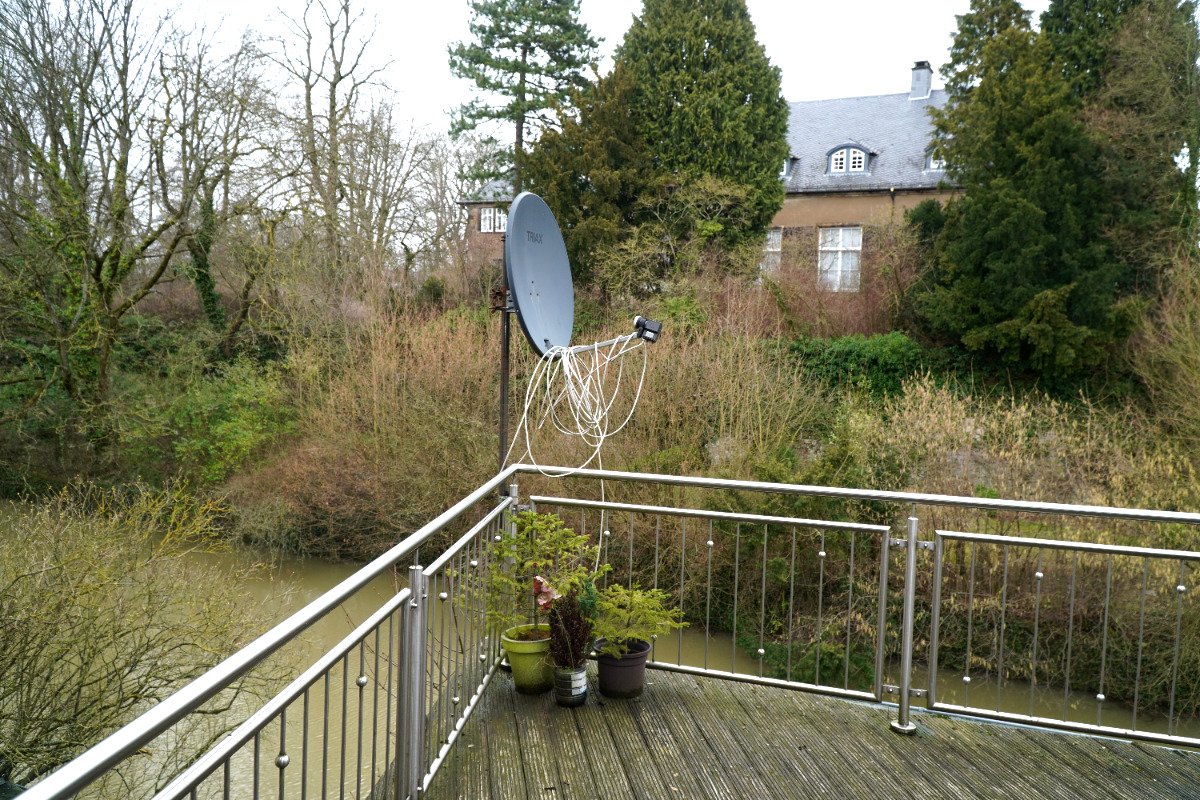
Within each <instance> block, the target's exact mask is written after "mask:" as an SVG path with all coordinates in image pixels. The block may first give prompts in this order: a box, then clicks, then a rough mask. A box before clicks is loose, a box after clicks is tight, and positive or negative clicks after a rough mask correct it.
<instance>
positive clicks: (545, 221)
mask: <svg viewBox="0 0 1200 800" xmlns="http://www.w3.org/2000/svg"><path fill="white" fill-rule="evenodd" d="M504 270H505V273H506V275H507V278H508V291H509V295H510V296H511V297H512V302H513V307H514V309H515V310H516V312H517V320H518V321H519V322H520V323H521V330H523V331H524V332H525V338H527V339H528V340H529V344H530V345H532V347H533V349H534V350H535V351H536V352H537V354H538V355H540V356H544V355H546V353H547V352H548V351H549V350H550V349H551V348H553V347H566V346H568V345H569V344H570V343H571V328H572V327H573V326H574V325H575V287H574V286H573V285H572V284H571V265H570V264H569V263H568V261H567V246H566V245H565V244H563V238H562V232H561V231H559V229H558V223H557V222H555V220H554V213H553V212H551V211H550V206H548V205H546V201H545V200H543V199H542V198H540V197H538V196H537V195H536V194H533V193H532V192H521V193H520V194H519V195H517V198H516V199H515V200H513V202H512V206H511V207H510V208H509V211H508V233H507V235H506V236H505V237H504Z"/></svg>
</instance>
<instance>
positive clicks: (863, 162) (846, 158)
mask: <svg viewBox="0 0 1200 800" xmlns="http://www.w3.org/2000/svg"><path fill="white" fill-rule="evenodd" d="M866 169H867V154H866V153H865V152H864V151H862V150H859V149H858V148H857V147H843V148H841V149H840V150H834V151H833V152H832V153H830V154H829V171H830V172H839V173H844V172H865V171H866Z"/></svg>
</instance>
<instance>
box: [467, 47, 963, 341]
mask: <svg viewBox="0 0 1200 800" xmlns="http://www.w3.org/2000/svg"><path fill="white" fill-rule="evenodd" d="M932 83H933V68H932V67H931V66H930V65H929V62H928V61H918V62H917V63H916V64H915V65H914V66H913V68H912V75H911V83H910V86H909V90H908V92H907V93H898V94H887V95H876V96H871V97H846V98H839V99H835V100H812V101H804V102H797V103H791V104H790V106H789V117H788V145H789V149H790V155H789V157H788V159H787V160H786V162H785V163H784V164H783V168H782V170H781V171H780V180H782V181H783V182H784V185H785V187H786V190H787V194H786V199H785V200H784V204H783V208H781V209H780V210H779V213H778V214H776V215H775V219H774V220H773V221H772V226H771V228H770V229H769V231H768V234H767V241H766V246H765V252H764V258H763V262H762V266H763V269H764V271H766V272H768V273H771V272H780V273H782V274H787V275H790V276H791V277H792V278H793V279H798V282H799V283H800V285H802V286H803V285H805V284H811V287H812V288H813V289H814V290H815V291H814V294H828V293H836V294H839V295H842V296H843V298H844V301H845V302H842V303H841V305H842V306H843V307H846V308H847V309H849V310H848V311H847V313H849V314H851V315H853V314H854V313H856V312H854V311H853V309H852V307H853V306H854V305H860V306H863V305H871V304H872V303H873V300H872V297H873V296H874V295H876V294H877V293H878V292H879V291H880V290H881V288H882V287H880V286H879V282H880V278H879V275H878V273H879V269H878V267H879V262H880V260H881V258H882V257H883V256H884V255H885V254H886V251H887V249H888V246H889V244H890V243H891V242H892V241H894V236H893V235H892V233H891V231H892V230H893V229H892V226H893V225H895V224H899V223H902V222H903V217H904V212H905V211H907V210H908V209H910V208H912V207H913V206H915V205H917V204H918V203H920V202H921V201H923V200H926V199H930V198H932V199H937V200H942V201H944V200H946V199H947V198H948V197H949V196H950V195H951V194H952V193H953V187H952V186H951V185H950V184H949V183H948V180H947V177H946V174H945V171H944V164H943V163H942V162H941V160H940V159H938V158H937V157H936V155H935V154H934V153H932V151H931V150H930V141H931V138H932V134H933V123H932V120H931V119H930V116H929V110H930V109H931V108H940V107H942V106H943V105H944V104H945V102H946V93H945V91H943V90H941V89H936V90H935V89H933V88H932ZM510 194H511V193H510V192H509V191H508V187H507V186H506V185H504V184H501V183H492V184H489V185H488V186H486V187H484V189H483V190H482V191H481V192H480V193H478V194H477V195H475V196H474V197H471V198H468V199H466V200H464V201H463V205H464V206H465V207H466V208H467V209H468V212H469V219H470V221H469V225H470V227H469V232H468V237H467V242H468V252H469V253H471V254H472V255H473V256H474V257H479V258H484V259H487V258H496V257H500V256H501V250H500V242H501V235H502V234H503V231H504V222H505V219H504V211H503V210H502V209H503V208H504V207H506V203H507V202H508V201H509V200H511V197H510ZM793 282H794V283H795V282H796V281H793ZM850 295H858V296H859V297H858V299H857V301H856V302H855V301H852V300H851V298H850V297H849V296H850ZM863 313H866V312H865V311H864V312H863ZM841 327H846V328H848V329H856V328H857V329H863V330H868V329H871V328H873V327H877V326H876V325H874V324H872V323H869V322H867V321H866V320H865V319H864V320H863V321H862V324H855V323H854V322H853V321H850V322H849V323H847V325H846V326H841Z"/></svg>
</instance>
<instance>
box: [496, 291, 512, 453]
mask: <svg viewBox="0 0 1200 800" xmlns="http://www.w3.org/2000/svg"><path fill="white" fill-rule="evenodd" d="M499 299H500V306H499V308H498V310H499V312H500V458H499V462H498V463H499V465H500V466H499V471H503V470H504V461H505V457H506V456H507V455H508V373H509V340H510V338H511V337H510V335H509V333H510V327H511V325H510V319H509V314H510V311H509V305H508V286H507V284H506V283H503V282H502V283H501V284H500V297H499Z"/></svg>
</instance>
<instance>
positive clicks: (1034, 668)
mask: <svg viewBox="0 0 1200 800" xmlns="http://www.w3.org/2000/svg"><path fill="white" fill-rule="evenodd" d="M1045 554H1046V553H1045V551H1044V550H1043V549H1041V548H1038V560H1037V571H1036V572H1034V573H1033V578H1034V584H1035V587H1034V596H1033V663H1032V664H1031V665H1030V670H1029V716H1031V717H1032V716H1033V690H1034V688H1035V687H1036V686H1037V675H1038V630H1039V626H1040V625H1041V621H1042V581H1043V580H1044V579H1045V576H1046V573H1045V572H1044V571H1043V569H1042V567H1043V563H1044V561H1043V560H1044V558H1045Z"/></svg>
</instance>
